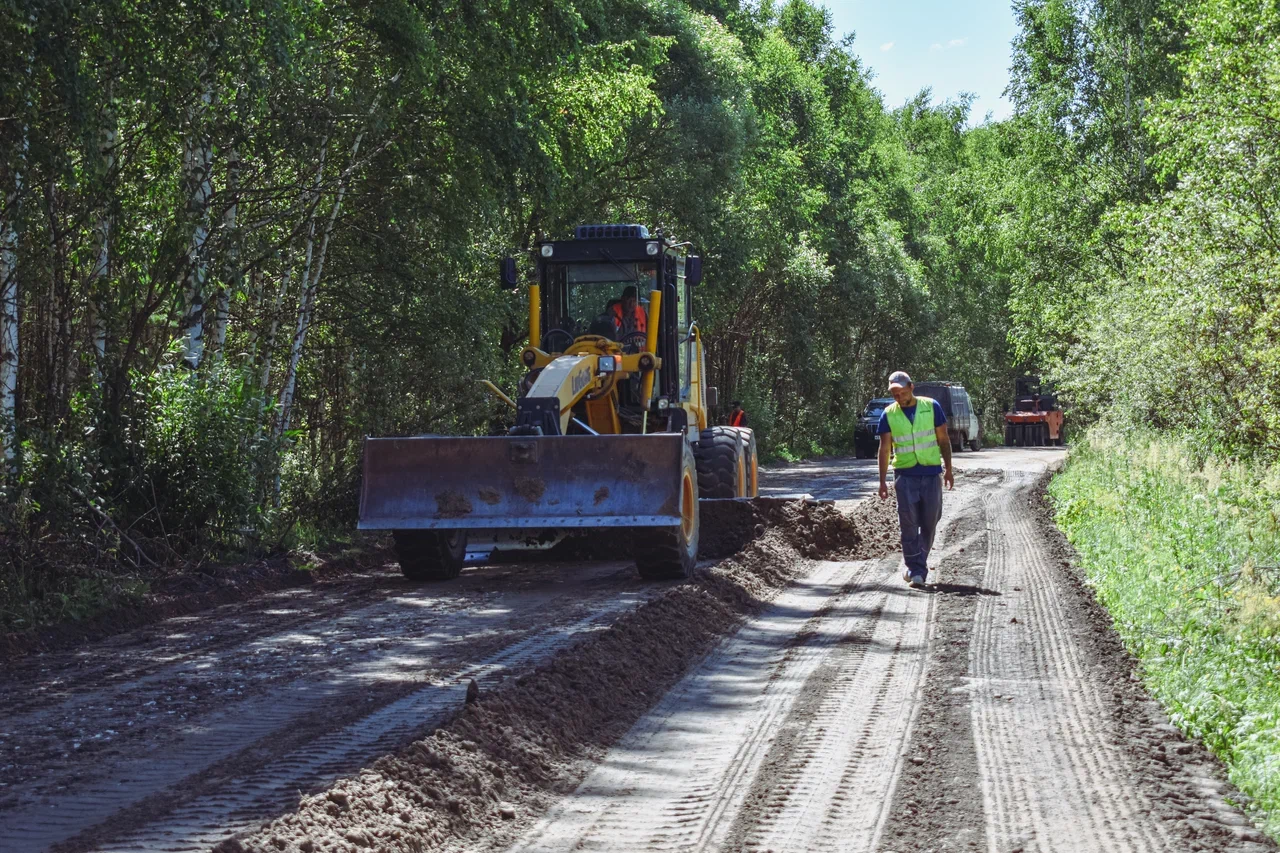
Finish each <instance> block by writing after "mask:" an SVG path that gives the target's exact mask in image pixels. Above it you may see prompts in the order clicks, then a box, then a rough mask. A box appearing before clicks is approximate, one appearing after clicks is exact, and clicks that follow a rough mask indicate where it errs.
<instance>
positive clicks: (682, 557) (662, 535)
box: [634, 444, 701, 581]
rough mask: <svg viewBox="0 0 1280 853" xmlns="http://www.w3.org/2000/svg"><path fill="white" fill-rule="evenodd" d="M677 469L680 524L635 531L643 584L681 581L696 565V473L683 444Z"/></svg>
mask: <svg viewBox="0 0 1280 853" xmlns="http://www.w3.org/2000/svg"><path fill="white" fill-rule="evenodd" d="M680 467H681V470H680V515H681V519H680V524H679V525H678V526H675V527H641V528H637V529H636V531H635V539H634V542H635V556H636V569H637V570H638V571H639V572H640V577H642V578H644V579H645V580H647V581H666V580H681V579H683V578H687V577H690V576H691V575H692V574H693V570H694V568H695V567H696V566H697V564H698V534H699V532H700V530H701V519H700V516H699V513H698V469H697V466H696V465H695V464H694V460H693V451H692V450H690V449H689V445H687V444H686V445H685V447H684V459H683V460H682V463H681V466H680Z"/></svg>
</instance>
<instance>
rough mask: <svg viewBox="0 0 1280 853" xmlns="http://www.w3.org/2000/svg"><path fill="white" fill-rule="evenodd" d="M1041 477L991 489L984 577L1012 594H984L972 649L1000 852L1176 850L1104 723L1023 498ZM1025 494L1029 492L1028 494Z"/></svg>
mask: <svg viewBox="0 0 1280 853" xmlns="http://www.w3.org/2000/svg"><path fill="white" fill-rule="evenodd" d="M1032 479H1033V478H1031V477H1027V476H1021V477H1020V476H1016V475H1014V476H1013V477H1011V480H1012V482H1011V483H1010V485H1011V486H1012V488H1006V489H1002V490H1001V491H1000V492H999V493H996V494H994V495H992V496H991V497H990V499H989V500H990V506H989V511H990V518H991V519H992V538H991V541H990V543H989V549H988V559H987V564H986V569H985V572H984V575H983V585H984V586H985V587H987V588H989V589H995V590H1001V591H1009V592H1010V593H1020V594H1010V595H1007V596H1003V597H1002V599H1007V600H1002V599H997V598H996V597H984V598H981V599H980V600H979V601H978V606H977V612H976V615H975V630H974V634H973V645H972V648H971V658H970V673H971V682H970V684H971V689H972V706H971V707H972V725H973V731H974V737H975V743H976V752H977V759H978V765H979V769H980V778H981V783H982V792H983V800H984V806H985V813H986V826H987V846H988V849H989V850H991V851H992V853H1003V852H1004V851H1012V850H1018V849H1024V850H1037V851H1059V850H1060V851H1079V850H1089V851H1117V853H1119V851H1136V853H1142V851H1156V850H1167V849H1169V847H1170V839H1169V836H1168V834H1167V833H1166V831H1165V826H1164V825H1163V823H1162V822H1161V821H1160V820H1158V819H1152V803H1151V802H1150V800H1149V799H1148V798H1147V797H1146V796H1145V795H1144V793H1143V792H1142V790H1141V789H1140V787H1139V786H1137V785H1135V784H1134V782H1135V777H1134V774H1132V773H1131V771H1130V769H1129V767H1128V763H1127V762H1126V760H1125V755H1124V752H1123V749H1122V748H1121V745H1120V744H1118V743H1116V741H1115V738H1114V737H1113V732H1112V731H1110V730H1108V727H1107V726H1106V725H1105V720H1106V719H1107V716H1108V715H1107V714H1106V710H1105V708H1104V707H1103V705H1102V703H1101V701H1100V699H1099V696H1098V687H1097V684H1096V682H1095V680H1094V679H1093V678H1091V677H1090V673H1088V672H1087V670H1086V667H1085V665H1084V663H1083V661H1082V660H1081V654H1080V652H1079V649H1078V648H1077V645H1076V642H1075V640H1074V638H1073V637H1072V635H1071V633H1070V631H1069V628H1068V622H1067V620H1066V618H1065V613H1064V612H1063V604H1062V602H1061V600H1060V598H1059V596H1058V591H1057V584H1056V578H1055V577H1054V576H1053V574H1052V573H1051V572H1050V571H1049V567H1048V564H1047V562H1046V559H1045V548H1044V545H1043V543H1042V542H1041V541H1040V537H1039V536H1037V535H1036V532H1035V531H1034V530H1033V529H1032V527H1031V524H1030V523H1029V519H1028V513H1027V512H1026V509H1025V507H1024V506H1023V505H1022V504H1023V503H1025V496H1026V493H1027V492H1028V491H1029V488H1030V485H1031V481H1032ZM1019 499H1021V501H1020V500H1019Z"/></svg>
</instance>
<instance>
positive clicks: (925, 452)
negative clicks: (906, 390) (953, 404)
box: [884, 397, 942, 469]
mask: <svg viewBox="0 0 1280 853" xmlns="http://www.w3.org/2000/svg"><path fill="white" fill-rule="evenodd" d="M884 413H885V416H886V417H887V418H888V419H889V434H890V435H891V436H892V437H893V467H894V468H895V469H902V468H914V467H915V466H917V465H941V464H942V448H940V447H938V434H937V433H935V432H934V431H933V430H934V427H933V400H931V399H930V398H928V397H916V417H915V420H914V421H909V420H907V416H906V414H905V413H904V412H903V411H902V407H901V406H899V405H898V404H897V403H893V404H891V405H890V406H889V408H887V409H885V410H884Z"/></svg>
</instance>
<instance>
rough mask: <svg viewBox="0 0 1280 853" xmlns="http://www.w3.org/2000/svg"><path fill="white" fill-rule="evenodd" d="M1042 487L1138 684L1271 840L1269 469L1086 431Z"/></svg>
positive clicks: (1278, 483) (1279, 601)
mask: <svg viewBox="0 0 1280 853" xmlns="http://www.w3.org/2000/svg"><path fill="white" fill-rule="evenodd" d="M1050 493H1051V495H1052V497H1053V500H1054V503H1055V505H1056V509H1057V519H1058V524H1059V526H1061V528H1062V529H1063V531H1064V532H1065V533H1066V535H1067V537H1068V539H1070V541H1071V543H1072V545H1074V546H1075V548H1076V550H1077V551H1078V552H1079V554H1080V558H1081V562H1082V564H1083V567H1084V570H1085V572H1086V573H1087V575H1088V578H1089V580H1090V582H1091V583H1092V584H1093V585H1094V587H1095V588H1096V590H1097V592H1098V596H1099V598H1100V600H1101V601H1102V603H1103V604H1104V605H1105V606H1106V607H1107V609H1108V610H1109V611H1110V612H1111V615H1112V617H1113V618H1114V619H1115V624H1116V628H1117V630H1118V631H1119V632H1120V634H1121V636H1122V637H1123V638H1124V641H1125V643H1126V644H1127V645H1128V647H1129V649H1130V650H1131V651H1132V652H1133V653H1134V654H1135V655H1136V656H1137V657H1138V658H1139V660H1140V661H1141V665H1142V670H1143V677H1144V680H1145V682H1146V684H1147V686H1148V688H1149V689H1150V690H1151V692H1152V694H1153V695H1154V696H1155V697H1156V698H1157V699H1158V700H1159V701H1160V702H1161V703H1162V704H1163V705H1164V706H1165V708H1166V709H1167V710H1168V712H1169V714H1170V716H1171V717H1172V719H1173V722H1174V723H1175V724H1176V725H1178V726H1179V727H1180V728H1182V729H1183V730H1184V731H1185V732H1186V733H1187V734H1188V735H1191V736H1193V737H1195V738H1198V739H1200V740H1202V741H1203V742H1204V743H1205V744H1206V745H1207V746H1208V747H1209V748H1210V749H1211V750H1213V752H1214V753H1215V754H1217V755H1218V756H1219V757H1220V758H1221V759H1222V760H1223V761H1224V762H1225V763H1226V765H1227V768H1228V771H1229V773H1230V777H1231V781H1232V782H1233V783H1234V784H1235V785H1236V786H1237V787H1238V788H1239V789H1240V790H1241V791H1243V792H1244V793H1245V794H1246V795H1247V796H1248V797H1250V798H1252V803H1251V804H1248V807H1249V808H1250V809H1251V810H1252V811H1253V812H1254V817H1255V819H1256V820H1257V821H1258V822H1259V824H1260V825H1262V826H1263V828H1264V829H1265V830H1266V831H1267V832H1268V833H1269V834H1270V835H1272V836H1273V837H1277V838H1280V464H1267V463H1265V462H1243V461H1233V460H1221V459H1214V458H1208V459H1205V458H1203V457H1198V456H1197V454H1196V453H1195V452H1193V450H1192V448H1191V447H1190V446H1189V445H1185V444H1182V443H1180V442H1178V441H1175V440H1173V439H1170V438H1168V437H1165V436H1161V435H1158V434H1153V433H1132V432H1130V433H1125V434H1121V433H1118V432H1114V431H1096V432H1094V433H1093V434H1091V435H1090V437H1089V440H1088V441H1087V442H1084V443H1082V444H1081V445H1080V446H1078V447H1077V448H1076V449H1075V450H1073V452H1072V454H1071V459H1070V462H1069V464H1068V465H1067V467H1066V469H1065V471H1064V472H1063V473H1062V474H1060V475H1059V476H1058V477H1056V478H1055V479H1054V481H1053V483H1052V485H1051V486H1050Z"/></svg>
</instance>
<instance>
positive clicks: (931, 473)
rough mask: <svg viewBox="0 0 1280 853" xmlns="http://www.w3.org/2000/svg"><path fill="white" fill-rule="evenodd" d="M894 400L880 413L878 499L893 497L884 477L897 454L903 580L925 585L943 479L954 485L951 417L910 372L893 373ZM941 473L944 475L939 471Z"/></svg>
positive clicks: (939, 514)
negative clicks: (922, 392) (923, 393)
mask: <svg viewBox="0 0 1280 853" xmlns="http://www.w3.org/2000/svg"><path fill="white" fill-rule="evenodd" d="M889 394H890V395H891V396H892V397H893V399H894V402H893V403H891V404H890V405H889V406H888V407H887V408H886V409H885V410H884V413H883V414H881V415H880V428H879V429H878V430H877V433H878V435H879V436H880V499H881V500H885V499H887V498H888V497H889V485H888V483H887V481H886V479H885V477H886V475H887V474H888V473H889V454H890V451H892V453H893V490H894V493H895V494H896V495H897V497H898V525H899V526H900V527H901V528H902V561H903V562H904V563H905V564H906V568H904V569H903V572H902V579H903V580H904V581H906V582H907V583H909V584H911V586H913V587H915V588H916V589H922V588H923V587H924V585H925V581H926V579H927V578H928V577H929V550H930V549H931V548H932V547H933V535H934V533H936V532H937V529H938V519H940V518H942V483H943V481H944V480H945V481H946V484H947V488H948V489H952V488H955V484H956V481H955V474H954V473H953V472H952V470H951V439H950V438H949V437H948V436H947V426H946V424H947V416H946V414H945V413H944V412H943V411H942V406H940V405H938V401H937V400H933V399H931V398H929V397H917V396H916V395H915V385H914V384H913V383H912V382H911V377H910V376H908V375H907V374H906V373H905V372H904V371H901V370H899V371H896V372H894V374H893V375H892V376H890V377H889ZM939 475H941V476H939Z"/></svg>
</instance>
